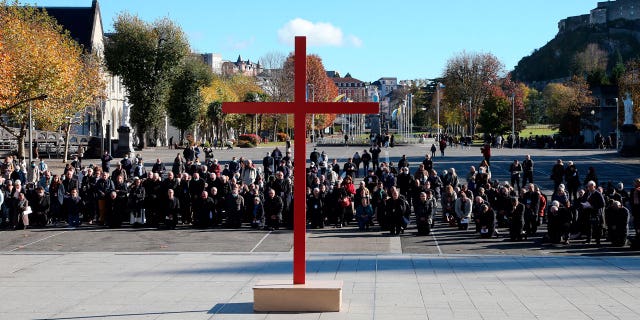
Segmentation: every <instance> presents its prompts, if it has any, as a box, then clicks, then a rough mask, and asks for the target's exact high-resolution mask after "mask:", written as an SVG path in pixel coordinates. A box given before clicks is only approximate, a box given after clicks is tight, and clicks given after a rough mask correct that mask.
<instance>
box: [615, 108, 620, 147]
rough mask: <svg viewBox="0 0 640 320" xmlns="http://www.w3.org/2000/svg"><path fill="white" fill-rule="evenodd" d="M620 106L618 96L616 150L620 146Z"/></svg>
mask: <svg viewBox="0 0 640 320" xmlns="http://www.w3.org/2000/svg"><path fill="white" fill-rule="evenodd" d="M618 108H619V106H618V98H616V150H618V148H619V146H620V142H619V141H620V110H619V109H618Z"/></svg>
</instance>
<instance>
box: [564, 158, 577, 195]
mask: <svg viewBox="0 0 640 320" xmlns="http://www.w3.org/2000/svg"><path fill="white" fill-rule="evenodd" d="M564 179H565V181H566V182H567V192H569V197H570V200H571V201H575V200H576V199H577V198H578V195H577V194H578V188H580V175H579V173H578V169H577V168H576V166H575V165H574V164H573V161H569V162H568V165H567V168H566V169H565V171H564Z"/></svg>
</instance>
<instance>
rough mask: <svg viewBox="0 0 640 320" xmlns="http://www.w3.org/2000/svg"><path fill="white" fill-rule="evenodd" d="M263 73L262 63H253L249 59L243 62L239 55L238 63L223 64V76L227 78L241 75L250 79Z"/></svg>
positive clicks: (228, 62)
mask: <svg viewBox="0 0 640 320" xmlns="http://www.w3.org/2000/svg"><path fill="white" fill-rule="evenodd" d="M261 71H262V67H261V66H260V63H259V62H258V63H255V62H251V61H250V60H249V59H247V60H242V56H240V55H238V59H236V62H231V61H224V62H222V74H223V75H225V76H232V75H234V74H241V75H245V76H249V77H256V76H258V74H260V72H261Z"/></svg>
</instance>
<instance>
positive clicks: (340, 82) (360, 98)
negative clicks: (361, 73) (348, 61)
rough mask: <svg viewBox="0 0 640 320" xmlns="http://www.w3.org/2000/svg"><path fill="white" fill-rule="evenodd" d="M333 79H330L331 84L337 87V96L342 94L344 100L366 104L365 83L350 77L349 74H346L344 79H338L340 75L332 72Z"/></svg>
mask: <svg viewBox="0 0 640 320" xmlns="http://www.w3.org/2000/svg"><path fill="white" fill-rule="evenodd" d="M333 74H334V75H336V76H334V77H331V80H333V83H335V84H336V86H337V87H338V95H342V94H344V98H345V99H346V100H350V101H354V102H366V101H368V100H367V92H366V91H367V89H366V86H365V83H364V82H363V81H361V80H358V79H356V78H353V77H351V74H349V73H347V74H346V75H345V76H344V77H340V74H338V73H337V72H335V71H334V73H333Z"/></svg>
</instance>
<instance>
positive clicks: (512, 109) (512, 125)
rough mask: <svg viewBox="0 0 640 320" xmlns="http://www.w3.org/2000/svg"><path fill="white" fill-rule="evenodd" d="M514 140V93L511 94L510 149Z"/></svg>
mask: <svg viewBox="0 0 640 320" xmlns="http://www.w3.org/2000/svg"><path fill="white" fill-rule="evenodd" d="M515 141H516V94H515V93H512V94H511V149H513V146H514V144H515Z"/></svg>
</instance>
